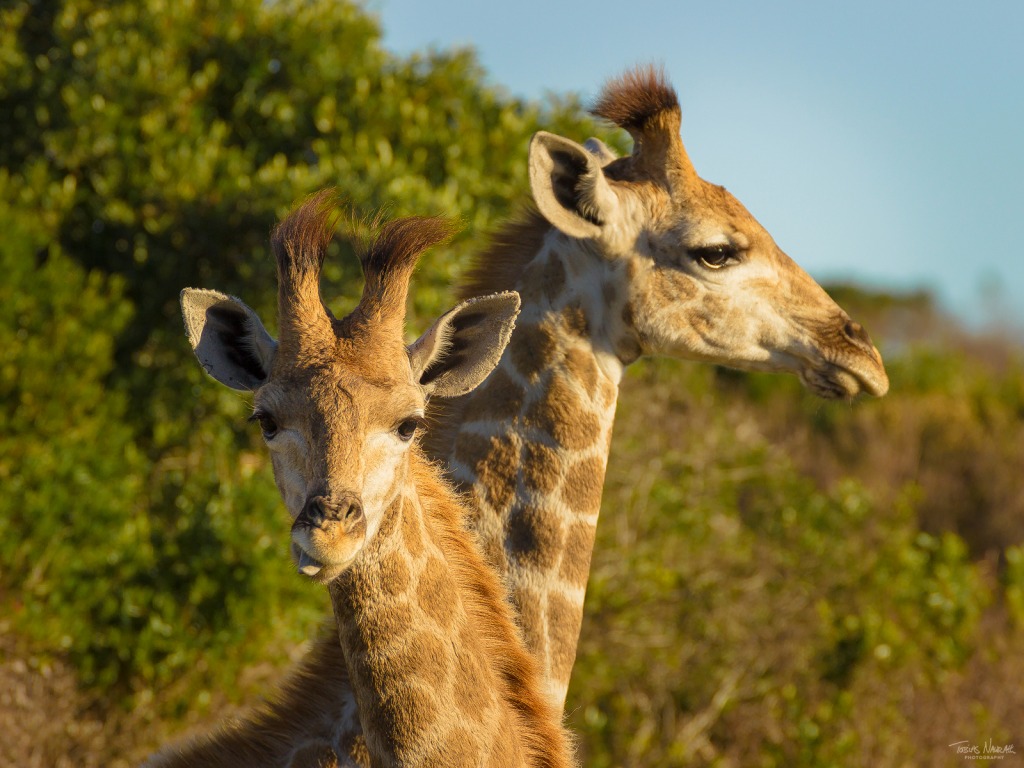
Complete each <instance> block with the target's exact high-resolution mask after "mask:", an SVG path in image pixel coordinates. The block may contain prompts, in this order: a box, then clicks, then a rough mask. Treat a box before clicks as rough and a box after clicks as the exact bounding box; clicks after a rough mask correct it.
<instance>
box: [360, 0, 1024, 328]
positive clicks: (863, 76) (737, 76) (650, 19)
mask: <svg viewBox="0 0 1024 768" xmlns="http://www.w3.org/2000/svg"><path fill="white" fill-rule="evenodd" d="M367 7H368V8H369V9H370V10H371V11H373V12H374V13H376V14H377V15H378V16H379V17H380V19H381V22H382V25H383V29H384V43H385V45H386V46H387V47H388V48H390V49H392V50H394V51H396V52H398V53H403V54H404V53H409V52H412V51H414V50H423V49H425V48H427V47H429V46H434V47H438V48H450V47H453V46H460V47H465V46H469V47H472V48H474V49H475V50H476V51H477V54H478V56H479V59H480V61H481V63H482V64H483V66H484V68H485V69H486V70H487V72H488V74H489V77H490V81H491V83H492V84H496V85H501V86H504V87H505V88H507V89H508V90H509V91H510V92H512V93H514V94H516V95H519V96H525V97H540V96H542V95H543V94H544V93H545V91H555V92H570V91H572V92H576V93H579V94H581V95H582V96H583V97H584V98H585V99H586V100H588V101H589V100H590V99H592V98H593V97H594V96H595V95H596V94H597V92H598V91H599V89H600V87H601V85H602V83H603V82H604V81H605V80H606V79H607V78H608V77H611V76H614V75H617V74H619V73H620V72H622V71H623V70H625V69H626V68H628V67H630V66H632V65H634V64H637V63H647V62H654V63H658V64H662V65H664V67H665V70H666V72H667V73H668V75H669V77H670V79H671V80H672V82H673V84H674V85H675V87H676V89H677V90H678V91H679V96H680V101H681V103H682V108H683V128H682V135H683V142H684V143H685V144H686V147H687V150H688V152H689V154H690V157H691V158H692V159H693V162H694V165H695V166H696V167H697V171H698V172H699V173H700V174H701V176H703V177H704V178H706V179H708V180H709V181H713V182H715V183H719V184H723V185H725V186H726V187H728V188H729V190H730V191H732V192H733V193H734V194H735V195H736V196H737V197H739V198H740V200H742V201H743V202H744V204H745V205H746V206H747V207H748V208H749V209H750V210H751V212H752V213H753V214H754V215H755V216H756V217H757V218H758V219H759V220H760V221H761V223H762V224H763V225H764V226H765V227H766V228H767V229H768V230H769V231H770V232H771V233H772V235H773V236H774V237H775V240H776V241H777V242H778V243H779V245H780V246H781V247H782V248H783V249H784V250H785V251H786V252H787V253H789V255H790V256H792V257H793V258H794V259H796V260H797V261H798V262H799V263H800V264H801V265H802V266H804V267H805V268H806V269H807V270H808V271H809V272H810V273H811V274H812V275H814V276H815V277H817V278H819V279H822V280H830V279H847V278H852V279H857V280H859V281H861V282H865V283H867V284H869V285H872V286H877V287H886V288H895V289H911V288H917V287H927V288H931V289H933V290H935V291H936V292H937V293H938V294H939V296H940V298H941V299H942V300H943V302H944V303H945V304H946V305H947V306H948V307H950V308H951V309H953V310H954V311H955V312H956V313H957V314H958V315H960V316H962V317H965V318H968V319H970V320H971V321H972V322H973V323H976V324H986V323H991V322H995V321H1004V320H1009V319H1012V320H1013V321H1014V323H1015V324H1016V325H1019V326H1020V327H1024V302H1020V301H1018V299H1017V297H1018V296H1021V295H1024V243H1022V241H1024V236H1022V233H1021V230H1024V2H1009V1H1007V0H1001V1H998V2H986V1H985V0H979V2H978V3H973V4H971V6H970V7H969V8H968V5H967V4H966V3H952V2H946V0H938V1H937V2H898V0H890V2H876V1H875V0H867V1H863V0H862V1H861V2H856V3H822V2H817V3H812V2H776V3H771V2H753V1H752V0H742V1H741V0H737V1H735V2H717V3H716V2H710V3H709V2H706V1H705V2H702V3H687V2H683V1H681V0H675V1H672V0H652V1H650V2H645V1H643V0H635V1H634V2H618V3H610V2H607V1H606V0H594V1H593V2H589V3H580V2H551V1H549V2H542V1H541V0H518V2H515V3H508V2H506V3H490V2H487V1H486V0H433V1H432V2H424V1H423V0H420V1H419V2H416V0H368V4H367ZM573 138H576V139H579V140H582V139H584V138H586V137H573ZM525 161H526V160H525V157H524V159H523V162H525Z"/></svg>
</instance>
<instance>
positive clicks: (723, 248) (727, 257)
mask: <svg viewBox="0 0 1024 768" xmlns="http://www.w3.org/2000/svg"><path fill="white" fill-rule="evenodd" d="M736 253H737V251H736V249H735V248H734V247H733V246H731V245H725V244H722V245H708V246H705V247H703V248H694V249H692V250H691V251H690V255H691V256H692V257H693V258H694V259H696V260H697V261H699V262H700V263H701V264H703V265H704V266H705V267H707V268H708V269H721V268H722V267H724V266H726V265H728V264H729V263H730V262H732V261H735V260H736Z"/></svg>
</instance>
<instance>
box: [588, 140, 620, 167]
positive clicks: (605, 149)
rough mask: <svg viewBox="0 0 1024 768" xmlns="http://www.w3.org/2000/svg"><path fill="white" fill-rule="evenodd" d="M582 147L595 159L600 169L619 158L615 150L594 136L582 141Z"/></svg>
mask: <svg viewBox="0 0 1024 768" xmlns="http://www.w3.org/2000/svg"><path fill="white" fill-rule="evenodd" d="M583 146H584V148H585V149H586V150H587V151H588V152H589V153H590V154H592V155H593V156H594V157H596V158H597V161H598V162H599V163H601V167H602V168H603V167H604V166H606V165H608V163H610V162H612V161H613V160H618V159H619V156H618V155H617V154H615V150H613V149H612V148H611V147H609V146H608V145H607V144H605V143H604V142H603V141H601V140H600V139H598V138H596V137H594V136H591V137H590V138H589V139H587V140H586V141H584V142H583Z"/></svg>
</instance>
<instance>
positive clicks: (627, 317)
mask: <svg viewBox="0 0 1024 768" xmlns="http://www.w3.org/2000/svg"><path fill="white" fill-rule="evenodd" d="M622 322H623V323H625V324H626V327H628V328H632V327H633V324H634V323H635V322H636V311H635V310H634V309H633V302H632V301H627V302H626V303H625V304H624V305H623V307H622Z"/></svg>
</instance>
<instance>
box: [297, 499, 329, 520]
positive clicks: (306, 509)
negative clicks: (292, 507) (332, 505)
mask: <svg viewBox="0 0 1024 768" xmlns="http://www.w3.org/2000/svg"><path fill="white" fill-rule="evenodd" d="M326 514H327V513H326V510H325V508H324V497H323V496H313V497H312V498H310V499H307V500H306V503H305V504H304V505H303V507H302V515H301V516H302V517H304V518H305V519H306V521H307V522H308V523H309V524H310V525H314V526H318V525H320V524H321V523H323V521H324V518H325V517H326Z"/></svg>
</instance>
